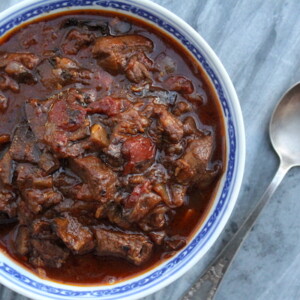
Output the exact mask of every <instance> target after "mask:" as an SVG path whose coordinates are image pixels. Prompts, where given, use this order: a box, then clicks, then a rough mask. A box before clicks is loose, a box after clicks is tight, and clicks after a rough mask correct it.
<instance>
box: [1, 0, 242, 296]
mask: <svg viewBox="0 0 300 300" xmlns="http://www.w3.org/2000/svg"><path fill="white" fill-rule="evenodd" d="M46 2H49V3H50V1H47V0H42V1H40V0H23V1H22V2H19V3H17V4H15V5H13V6H11V7H9V8H8V9H6V10H4V11H2V12H1V13H0V19H4V18H6V17H7V16H10V15H11V14H16V13H18V12H21V11H22V10H23V9H26V8H27V7H28V5H31V4H35V5H38V4H39V3H46ZM99 2H101V1H99ZM106 2H110V1H106ZM121 2H123V3H124V2H126V3H133V4H138V5H139V6H144V7H145V8H146V9H154V10H156V11H158V12H160V13H161V14H162V15H164V16H166V17H167V18H169V19H172V21H173V22H174V23H176V25H177V26H178V27H180V28H181V29H182V31H183V32H184V33H189V35H190V36H191V37H193V39H194V41H196V43H197V46H199V47H200V49H201V52H204V53H205V54H206V55H205V58H206V60H209V65H210V66H213V70H214V72H216V73H218V74H217V77H218V79H219V80H220V81H222V87H223V88H224V87H226V92H227V93H228V96H227V100H228V101H230V102H231V104H232V110H233V114H234V118H235V122H236V126H235V133H236V137H237V140H238V143H237V145H236V151H237V152H238V157H237V158H236V166H235V170H236V173H235V176H236V178H235V179H234V180H233V182H232V191H231V194H230V199H228V203H227V207H225V208H224V210H226V211H225V212H224V214H223V215H222V217H221V218H220V220H219V222H218V224H216V227H215V229H214V231H213V232H212V234H211V236H210V237H209V239H208V240H207V241H206V243H205V245H204V246H203V248H202V253H201V255H195V256H194V257H192V258H191V259H190V260H189V261H188V262H187V263H186V265H185V267H184V268H182V269H181V270H177V271H176V273H175V274H172V276H169V277H168V278H165V279H164V280H162V281H161V282H160V283H158V284H156V285H155V286H152V287H149V288H147V289H146V290H144V291H141V292H140V291H137V293H136V295H132V296H131V299H136V298H140V297H144V296H146V295H149V294H151V293H154V292H156V291H158V290H160V289H162V288H163V287H165V286H167V285H169V284H170V283H171V282H173V281H175V280H176V279H178V278H179V277H181V276H182V275H183V274H184V273H185V272H187V271H188V270H189V269H190V268H191V267H192V266H194V265H195V264H196V263H197V262H198V261H199V260H200V259H201V258H202V257H203V256H204V255H205V254H206V253H207V252H208V250H209V249H210V248H211V247H212V245H213V244H214V243H215V241H216V240H217V238H218V237H219V235H220V234H221V232H222V231H223V229H224V227H225V225H226V224H227V222H228V219H229V217H230V216H231V213H232V211H233V208H234V206H235V204H236V201H237V197H238V193H239V190H240V187H241V184H242V178H243V173H244V167H245V154H246V143H245V129H244V122H243V117H242V111H241V107H240V103H239V100H238V97H237V94H236V91H235V89H234V86H233V84H232V82H231V80H230V77H229V75H228V74H227V72H226V70H225V68H224V66H223V65H222V63H221V61H220V59H219V58H218V57H217V55H216V54H215V53H214V51H213V50H212V48H211V47H210V46H209V45H208V43H207V42H206V41H205V40H204V39H203V38H202V36H201V35H200V34H199V33H197V32H196V31H195V29H193V28H192V27H191V26H190V25H189V24H187V23H186V22H185V21H183V20H182V19H181V18H179V17H178V16H176V15H175V14H174V13H172V12H170V11H169V10H167V9H166V8H164V7H162V6H161V5H159V4H157V3H154V2H152V1H150V0H121ZM92 9H94V10H102V9H101V7H94V8H92ZM71 10H76V8H73V7H72V9H71ZM111 10H113V9H112V8H111ZM53 13H56V12H55V11H51V13H50V14H53ZM123 13H125V12H123ZM41 16H42V14H41V15H40V16H39V17H41ZM136 17H137V16H136ZM144 21H145V22H149V21H148V20H144ZM22 23H23V22H22ZM192 54H193V53H192ZM199 63H200V62H199ZM202 69H204V68H203V66H202ZM204 71H205V72H206V70H204ZM206 73H207V72H206ZM207 77H208V78H209V79H210V80H211V78H210V76H209V75H208V74H207ZM213 86H214V84H213ZM214 88H215V87H214ZM218 98H219V95H218ZM219 100H220V99H219ZM224 118H225V117H224ZM224 123H226V122H225V120H224ZM224 125H225V127H226V126H227V124H224ZM225 135H226V137H227V135H228V132H227V130H226V134H225ZM227 146H228V145H227ZM227 148H228V147H227ZM228 150H229V149H227V151H228ZM228 155H229V153H227V154H226V157H228ZM227 163H228V162H227ZM219 189H220V188H218V190H219ZM215 198H216V199H217V197H215ZM227 198H229V195H228V196H227ZM215 202H216V200H215ZM212 211H213V208H210V212H212ZM205 222H207V218H206V219H205V220H204V222H203V223H205ZM201 228H202V226H200V227H199V228H198V229H197V231H195V233H194V234H193V237H192V238H191V240H190V242H189V244H190V243H191V242H192V240H194V239H195V237H196V235H197V234H198V233H199V232H200V230H201ZM180 252H181V251H179V253H180ZM5 256H7V255H5ZM176 256H177V255H175V256H173V257H172V258H171V260H172V259H174V258H175V257H176ZM10 261H11V262H12V263H13V264H14V265H15V264H16V263H15V262H14V261H13V260H10ZM168 261H170V260H167V262H168ZM162 265H163V263H162V264H159V265H158V266H156V267H155V269H157V268H159V267H160V266H162ZM151 271H152V269H151V270H149V271H148V272H147V273H149V272H151ZM142 275H143V274H141V275H137V276H134V278H133V280H136V279H138V278H139V277H140V276H142ZM39 279H40V278H39ZM127 281H128V280H124V281H122V282H121V284H122V283H125V282H127ZM129 281H130V280H129ZM0 282H2V283H3V284H4V285H6V286H8V287H9V288H11V289H13V290H15V291H17V292H19V293H20V294H23V295H26V296H29V297H33V296H34V297H37V296H36V294H34V293H33V292H32V291H30V290H26V289H24V288H23V287H21V286H18V285H16V284H15V283H13V282H11V281H9V280H8V279H6V278H3V277H2V276H0ZM45 282H46V283H47V284H49V285H50V286H51V285H53V284H56V282H53V281H51V280H45ZM63 286H65V287H66V288H72V287H73V288H74V286H73V285H71V284H63ZM76 287H77V286H76ZM95 287H96V288H99V286H98V287H97V286H90V287H87V289H91V288H95ZM106 287H107V286H106ZM112 287H114V285H113V286H112ZM80 288H82V290H83V287H80ZM120 296H121V295H120ZM38 297H39V298H38V299H51V298H50V297H51V296H45V297H44V296H42V295H39V296H38ZM65 299H67V297H65ZM76 299H80V298H79V297H76ZM103 299H104V298H103Z"/></svg>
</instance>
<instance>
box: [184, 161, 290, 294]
mask: <svg viewBox="0 0 300 300" xmlns="http://www.w3.org/2000/svg"><path fill="white" fill-rule="evenodd" d="M290 168H291V166H290V165H289V164H286V163H284V161H281V163H280V166H279V168H278V170H277V172H276V174H275V176H274V178H273V180H272V181H271V183H270V184H269V186H268V188H267V189H266V191H265V192H264V194H263V195H262V197H261V199H260V200H259V201H258V203H257V204H256V206H255V207H254V209H253V210H252V211H251V213H250V214H249V215H248V217H247V218H246V220H245V221H244V223H243V224H242V225H241V227H240V228H239V230H238V231H237V232H236V233H235V234H234V236H233V237H232V238H231V240H230V241H229V242H228V244H227V245H226V246H225V247H224V248H223V249H222V251H221V252H220V254H219V255H218V256H217V258H216V259H215V260H214V261H213V263H212V264H211V265H210V266H209V267H208V268H207V269H206V271H205V272H204V273H203V274H202V275H201V277H200V278H199V279H198V280H197V281H196V282H195V283H194V284H193V286H192V287H191V288H190V289H189V290H188V291H187V292H186V294H185V295H184V296H183V298H182V300H213V299H214V296H215V294H216V292H217V289H218V287H219V285H220V283H221V281H222V279H223V277H224V275H225V273H226V270H227V269H228V267H229V266H230V265H231V262H232V261H233V258H234V257H235V254H236V253H237V251H238V249H239V248H240V246H241V245H242V243H243V241H244V240H245V238H246V237H247V235H248V233H249V231H250V230H251V229H252V227H253V225H254V223H255V221H256V219H257V217H258V216H259V214H260V212H261V211H262V209H263V208H264V206H265V205H266V204H267V203H268V201H269V199H270V198H271V196H272V195H273V193H274V192H275V190H276V189H277V187H278V186H279V184H280V182H281V181H282V179H283V178H284V176H285V175H286V173H287V172H288V170H289V169H290Z"/></svg>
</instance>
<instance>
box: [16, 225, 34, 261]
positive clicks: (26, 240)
mask: <svg viewBox="0 0 300 300" xmlns="http://www.w3.org/2000/svg"><path fill="white" fill-rule="evenodd" d="M15 247H16V250H17V252H18V253H19V254H20V255H22V256H24V255H27V254H28V253H29V250H30V234H29V229H28V227H27V226H18V229H17V235H16V239H15Z"/></svg>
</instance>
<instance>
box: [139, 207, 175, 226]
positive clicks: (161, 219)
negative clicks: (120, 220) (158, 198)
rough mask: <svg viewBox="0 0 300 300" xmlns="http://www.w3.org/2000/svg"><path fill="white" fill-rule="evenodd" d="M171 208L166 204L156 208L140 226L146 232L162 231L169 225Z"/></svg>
mask: <svg viewBox="0 0 300 300" xmlns="http://www.w3.org/2000/svg"><path fill="white" fill-rule="evenodd" d="M169 211H170V208H169V207H167V206H165V205H164V204H160V205H158V206H156V207H155V208H154V209H153V210H152V211H151V212H150V213H149V214H148V215H147V216H146V217H145V218H144V219H142V220H141V221H140V222H139V226H140V227H141V228H142V229H143V230H144V231H153V230H157V229H162V228H164V227H165V226H166V225H167V220H168V216H167V213H168V212H169Z"/></svg>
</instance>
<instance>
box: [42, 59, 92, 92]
mask: <svg viewBox="0 0 300 300" xmlns="http://www.w3.org/2000/svg"><path fill="white" fill-rule="evenodd" d="M38 71H39V74H40V76H41V82H42V83H43V85H44V86H45V87H47V88H51V89H58V90H60V89H62V88H63V87H64V86H66V85H69V84H73V83H81V84H83V85H88V84H89V83H90V82H91V79H92V78H93V73H92V72H91V71H90V70H87V69H84V68H81V67H80V66H79V65H78V63H77V62H75V61H74V60H71V59H69V58H66V57H58V56H56V57H53V58H50V59H49V60H44V61H43V62H42V63H41V64H40V65H39V66H38Z"/></svg>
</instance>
